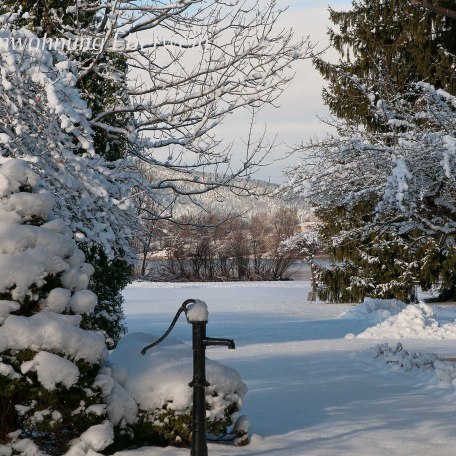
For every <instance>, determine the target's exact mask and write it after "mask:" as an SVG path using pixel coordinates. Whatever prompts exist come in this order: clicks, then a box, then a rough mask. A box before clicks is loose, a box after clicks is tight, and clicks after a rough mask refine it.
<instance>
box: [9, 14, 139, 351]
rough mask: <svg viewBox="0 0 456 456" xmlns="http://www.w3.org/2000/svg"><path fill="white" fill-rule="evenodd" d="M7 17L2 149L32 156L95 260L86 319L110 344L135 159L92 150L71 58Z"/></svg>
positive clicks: (124, 274)
mask: <svg viewBox="0 0 456 456" xmlns="http://www.w3.org/2000/svg"><path fill="white" fill-rule="evenodd" d="M3 20H5V18H2V17H0V22H1V21H3ZM8 21H9V22H8V23H7V24H5V23H2V27H1V30H0V113H1V116H0V131H1V133H0V156H1V157H9V158H17V159H22V160H25V161H27V162H29V163H31V164H32V165H33V170H34V171H35V172H36V173H37V174H38V175H39V176H40V178H41V186H42V188H43V189H46V190H47V191H49V192H50V193H51V194H52V195H53V196H54V199H55V205H54V209H53V211H54V213H55V214H56V216H58V217H59V218H61V219H62V220H63V221H64V222H65V224H66V225H67V226H68V227H69V228H70V229H71V230H72V232H73V233H74V235H75V239H76V241H77V243H78V245H79V246H80V247H81V248H82V249H83V250H84V252H85V253H86V254H87V256H88V257H90V261H91V263H92V264H94V265H95V266H96V272H95V274H94V275H93V276H92V278H91V283H90V285H89V286H90V289H91V290H93V291H94V292H95V293H97V295H98V296H99V298H100V301H99V303H98V304H97V306H96V308H95V312H93V313H92V314H91V315H90V317H87V316H86V317H85V318H84V321H83V325H84V327H86V328H87V329H97V330H98V329H99V330H102V331H103V332H104V333H105V334H106V340H107V343H108V344H110V346H114V345H115V343H116V342H117V340H118V339H119V338H120V337H121V336H122V334H123V333H124V332H125V328H124V327H123V325H122V318H123V314H122V308H121V305H122V297H121V295H120V290H121V289H122V288H123V287H124V286H125V285H126V284H127V283H128V280H129V276H130V265H129V264H128V263H127V262H126V261H125V258H129V257H130V258H131V257H132V256H133V252H132V251H131V249H130V248H129V245H130V239H131V236H132V232H133V231H134V229H135V226H136V224H135V222H136V220H137V218H136V217H132V216H131V213H130V212H129V208H130V206H131V204H130V199H129V198H128V196H129V193H130V191H131V187H132V171H133V168H134V165H133V163H132V161H128V160H118V161H115V162H108V161H107V160H105V159H104V158H103V157H101V156H100V155H99V154H98V153H97V151H96V148H95V142H96V140H95V136H96V135H95V133H94V130H93V128H92V127H91V125H90V120H89V119H90V118H91V117H92V115H93V113H92V112H91V110H90V109H89V108H88V105H87V103H86V101H85V100H83V99H82V98H81V93H80V91H79V88H78V87H77V83H78V81H77V67H76V65H75V63H74V62H72V61H70V60H68V58H67V57H66V56H65V55H64V54H63V53H62V52H60V51H56V50H54V49H49V48H48V46H47V45H45V43H44V42H43V43H42V45H40V46H36V45H33V44H34V43H37V42H38V37H37V36H36V35H35V34H34V33H32V32H31V31H29V30H27V29H25V28H17V26H16V25H15V24H14V21H13V20H12V19H8ZM19 42H21V43H23V46H18V45H16V44H15V43H19ZM26 43H29V44H26ZM122 259H123V260H124V261H123V262H122V261H121V260H122Z"/></svg>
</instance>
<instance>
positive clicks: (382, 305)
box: [342, 298, 406, 324]
mask: <svg viewBox="0 0 456 456" xmlns="http://www.w3.org/2000/svg"><path fill="white" fill-rule="evenodd" d="M405 307H406V305H405V304H404V303H403V302H402V301H398V300H397V299H373V298H365V299H364V302H363V303H362V304H360V305H357V306H353V307H352V308H350V309H349V310H348V311H347V312H346V313H345V314H344V315H342V318H349V319H360V320H365V321H368V322H369V323H370V324H376V323H379V322H382V321H384V320H386V319H387V318H388V317H391V315H396V314H398V313H399V312H401V311H402V310H404V309H405Z"/></svg>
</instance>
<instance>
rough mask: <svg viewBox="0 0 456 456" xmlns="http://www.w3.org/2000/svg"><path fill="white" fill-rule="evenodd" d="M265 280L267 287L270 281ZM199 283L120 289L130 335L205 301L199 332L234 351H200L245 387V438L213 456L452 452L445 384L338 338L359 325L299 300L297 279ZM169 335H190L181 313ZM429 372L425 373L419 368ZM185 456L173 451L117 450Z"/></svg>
mask: <svg viewBox="0 0 456 456" xmlns="http://www.w3.org/2000/svg"><path fill="white" fill-rule="evenodd" d="M273 285H274V284H273ZM273 285H268V284H260V285H256V286H255V285H254V284H252V285H251V286H238V287H236V286H224V285H218V286H216V287H211V286H209V285H201V286H198V285H192V286H173V287H169V288H166V287H165V286H161V287H159V288H152V289H150V288H149V289H147V288H138V287H130V288H128V289H127V291H126V297H127V304H126V306H125V309H126V312H127V314H128V320H127V322H128V326H129V329H130V331H136V330H140V331H144V330H147V331H149V332H152V333H154V334H156V335H160V334H161V333H162V332H163V331H164V330H165V329H166V327H167V325H168V324H169V322H170V320H171V318H172V316H173V314H174V312H175V310H176V309H177V307H178V306H179V305H180V303H181V302H182V301H183V300H184V299H186V298H188V297H196V298H199V299H204V300H206V301H207V303H208V305H209V309H210V322H209V325H208V334H209V335H211V336H215V337H219V336H220V337H232V338H234V339H235V341H236V343H237V350H236V351H227V350H224V349H221V348H211V349H210V350H209V353H208V356H209V357H210V358H212V359H217V360H220V361H223V363H224V364H226V365H229V366H232V367H234V368H236V369H237V370H238V371H239V372H240V373H241V375H242V377H243V379H244V381H245V382H246V383H247V384H248V386H249V393H248V395H247V397H246V402H245V406H244V409H243V413H246V414H247V415H248V416H249V418H250V420H251V423H252V426H251V432H252V433H254V434H255V435H254V436H253V438H252V443H251V444H250V445H249V446H248V447H244V448H234V447H227V446H220V445H210V454H211V455H214V456H222V455H237V456H247V455H268V456H269V455H270V456H276V455H277V456H279V455H280V456H288V455H290V456H292V455H293V456H298V455H311V456H317V455H318V456H320V455H325V456H326V455H328V456H329V455H331V456H333V455H342V456H355V455H363V456H365V455H374V456H375V455H379V456H380V455H414V456H420V455H423V456H424V455H428V454H430V453H435V454H438V455H439V456H446V455H448V456H450V455H454V454H455V443H456V402H455V400H454V397H450V394H451V392H452V391H453V390H449V389H444V388H443V387H442V388H439V387H437V386H433V385H431V386H430V383H429V378H428V377H419V376H417V375H416V374H414V373H406V372H402V371H395V370H392V369H391V368H390V367H388V366H386V365H385V364H384V363H383V362H382V361H380V360H376V359H374V358H373V353H372V350H371V349H370V347H372V346H375V345H376V344H377V343H378V342H377V341H373V340H361V339H355V340H347V339H343V336H344V335H345V334H347V333H349V332H353V333H359V332H361V331H363V330H364V329H365V327H366V325H364V326H363V323H362V322H361V321H355V320H344V319H339V318H337V317H338V316H339V315H340V314H341V313H342V312H344V311H345V310H346V309H347V306H341V305H325V304H318V303H317V304H316V303H306V302H305V298H306V297H307V289H306V286H305V284H304V283H302V282H301V283H298V282H295V283H293V284H290V285H288V286H285V285H284V284H281V285H276V286H273ZM174 337H177V338H180V339H182V340H184V341H189V340H190V328H189V327H188V324H187V323H186V322H185V319H182V321H181V322H180V323H179V324H178V325H177V327H176V329H175V332H174ZM404 345H406V346H407V348H417V349H422V350H423V351H433V352H439V353H442V352H445V353H453V354H454V353H455V352H456V349H455V345H456V344H455V343H454V341H453V342H451V341H409V342H404ZM422 375H429V374H422ZM120 454H122V455H125V456H126V455H144V456H149V455H152V454H153V455H169V456H174V455H176V456H177V455H179V456H181V455H182V456H183V455H187V454H188V451H187V450H178V449H175V448H166V449H157V448H153V449H143V450H137V451H135V452H123V453H119V455H120Z"/></svg>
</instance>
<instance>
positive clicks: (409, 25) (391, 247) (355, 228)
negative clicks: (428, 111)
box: [314, 0, 456, 301]
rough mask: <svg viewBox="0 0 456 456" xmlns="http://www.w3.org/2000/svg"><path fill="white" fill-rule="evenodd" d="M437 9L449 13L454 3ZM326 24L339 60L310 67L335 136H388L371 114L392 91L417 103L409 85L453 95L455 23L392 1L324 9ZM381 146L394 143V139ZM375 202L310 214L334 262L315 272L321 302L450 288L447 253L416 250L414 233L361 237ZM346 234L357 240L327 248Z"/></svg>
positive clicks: (367, 0)
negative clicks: (323, 83) (320, 82)
mask: <svg viewBox="0 0 456 456" xmlns="http://www.w3.org/2000/svg"><path fill="white" fill-rule="evenodd" d="M441 4H442V6H446V7H450V8H451V7H454V6H455V2H454V1H446V2H441ZM330 17H331V20H332V22H333V23H334V25H335V26H336V29H331V30H330V31H329V37H330V42H331V45H332V47H333V48H335V49H336V50H337V51H338V52H339V54H340V59H339V61H338V62H337V63H336V64H332V63H329V62H325V61H324V60H323V59H321V58H318V59H315V61H314V62H315V65H316V67H317V68H318V69H319V70H320V72H321V73H322V75H323V76H324V78H325V79H326V80H327V81H328V88H327V89H324V91H323V99H324V101H325V103H326V104H327V105H328V106H329V108H330V109H331V112H332V113H333V114H334V115H335V116H336V117H338V118H339V119H341V120H342V121H343V123H344V125H345V126H341V124H338V125H339V127H340V128H341V130H339V131H340V133H341V135H343V136H346V134H347V131H343V130H344V129H345V130H356V129H357V128H358V126H360V128H361V129H362V128H366V129H367V130H368V131H371V132H372V133H374V134H375V133H379V134H381V133H383V132H385V133H387V132H391V131H392V128H391V125H389V124H388V122H385V119H384V117H383V116H379V115H378V110H379V109H382V107H381V103H382V100H384V99H391V95H392V93H393V92H395V93H396V94H397V93H401V92H402V93H407V92H408V95H407V96H406V97H405V100H404V101H405V103H408V102H411V103H413V102H417V103H419V101H418V100H419V95H418V96H416V95H415V94H414V93H413V91H409V90H408V88H409V86H410V84H411V83H413V82H414V81H427V82H430V83H432V84H433V85H434V86H435V87H436V88H437V89H439V88H441V89H444V90H446V91H448V92H450V93H456V72H455V69H456V56H455V54H454V53H455V51H456V33H455V29H456V20H454V19H452V18H450V17H442V16H437V15H435V14H433V13H432V12H429V11H427V10H425V9H424V8H418V7H417V6H415V5H411V4H410V3H409V2H406V1H400V0H392V1H388V2H385V1H382V0H362V1H354V2H353V4H352V9H351V10H350V11H342V12H337V11H335V10H332V9H331V10H330ZM388 141H389V142H390V144H393V143H394V141H395V139H394V134H393V135H391V137H390V139H389V140H388ZM386 144H387V143H386ZM355 166H356V165H355ZM372 166H375V160H374V161H373V162H372ZM361 186H362V183H361ZM357 190H358V191H361V190H362V189H361V188H360V189H357ZM354 191H356V190H355V189H354ZM378 202H379V199H378V197H376V196H373V195H372V194H371V193H370V192H368V191H366V192H365V197H364V198H363V199H361V200H360V199H356V202H355V203H353V204H351V203H349V202H348V203H346V204H342V202H341V201H339V202H338V201H334V202H333V203H334V204H333V206H332V207H331V208H320V209H317V215H318V216H319V217H320V219H321V220H322V225H321V235H322V239H323V240H325V241H326V243H327V246H328V251H329V252H330V253H331V255H332V257H333V258H334V260H335V262H336V263H335V265H334V267H333V268H332V269H331V270H328V269H322V270H321V271H320V281H321V283H322V284H323V285H324V286H323V288H320V295H321V297H322V298H324V299H329V300H333V301H360V300H362V299H363V297H364V296H366V295H371V296H380V297H384V298H392V297H397V298H400V299H404V300H410V299H413V291H414V286H415V285H416V284H421V286H423V287H424V288H429V287H430V286H431V285H432V284H434V283H438V282H439V281H440V280H442V279H443V281H444V283H445V285H446V286H450V287H451V286H452V283H451V280H452V279H450V276H452V274H451V273H450V271H449V270H448V269H447V266H449V265H451V264H452V263H453V262H454V260H453V259H452V255H453V253H452V249H448V248H447V247H446V246H445V247H444V246H443V245H442V244H441V243H439V242H436V241H435V240H433V239H432V238H430V239H428V240H427V241H426V242H424V243H422V242H420V243H418V244H417V242H416V233H413V232H410V231H409V232H401V231H394V230H392V231H391V230H390V231H388V233H387V234H381V233H380V232H377V233H375V235H372V236H365V235H364V234H362V233H364V232H365V227H366V226H369V225H371V224H372V223H374V220H377V219H378V214H376V213H375V212H374V210H375V208H376V207H377V204H378ZM385 231H387V230H385ZM347 232H351V233H358V235H356V234H353V236H352V237H351V238H350V239H347V238H344V239H345V240H344V242H342V243H341V242H334V240H335V239H341V237H343V235H344V233H347ZM443 244H445V243H443ZM443 257H445V260H444V261H443V260H442V258H443Z"/></svg>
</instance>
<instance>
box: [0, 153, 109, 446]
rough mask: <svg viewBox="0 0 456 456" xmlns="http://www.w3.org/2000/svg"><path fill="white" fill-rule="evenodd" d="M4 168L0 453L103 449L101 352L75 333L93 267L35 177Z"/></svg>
mask: <svg viewBox="0 0 456 456" xmlns="http://www.w3.org/2000/svg"><path fill="white" fill-rule="evenodd" d="M3 162H4V164H3V165H2V166H1V167H0V213H1V223H0V265H1V270H2V274H1V276H0V299H1V301H0V409H1V414H2V420H1V422H0V452H2V449H3V450H4V451H6V453H4V452H2V454H43V455H44V454H49V455H62V454H64V453H66V452H67V451H68V450H69V451H68V455H72V454H74V455H76V454H85V453H86V451H88V450H89V449H91V450H92V451H100V450H103V449H104V448H106V447H107V446H108V445H109V444H111V443H112V441H113V436H114V434H113V430H112V426H111V425H110V424H109V423H108V421H107V418H106V406H105V405H104V404H103V399H102V392H101V390H100V388H99V387H97V386H94V383H95V380H96V376H97V374H98V372H99V368H100V364H101V363H102V362H103V360H104V359H105V358H106V356H107V349H106V346H105V343H104V339H103V336H102V335H101V334H99V333H95V332H89V331H85V330H83V329H82V328H81V327H80V323H81V319H82V315H83V314H85V313H87V312H90V311H92V310H93V308H94V306H95V305H96V300H97V298H96V295H95V294H94V293H93V292H91V291H89V290H87V285H88V282H89V277H90V275H91V274H92V272H93V268H92V266H90V265H89V264H87V263H85V262H84V261H85V260H84V254H83V253H82V251H81V250H79V249H78V248H77V246H76V243H75V242H74V240H73V239H72V233H71V232H70V231H69V230H68V228H67V227H66V226H65V224H64V223H63V221H61V220H59V219H56V218H55V217H54V216H53V214H52V207H53V203H54V202H53V198H52V196H51V195H49V194H48V193H43V192H40V191H39V187H38V184H39V178H38V176H37V175H36V174H35V173H34V172H33V171H32V170H31V169H30V168H29V166H28V165H27V164H26V163H25V162H23V161H21V160H14V159H11V160H3ZM2 445H4V446H2ZM70 447H72V448H71V449H70ZM11 450H12V451H13V452H14V453H11ZM16 452H17V453H16Z"/></svg>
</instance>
